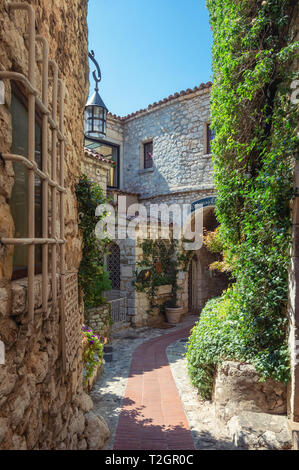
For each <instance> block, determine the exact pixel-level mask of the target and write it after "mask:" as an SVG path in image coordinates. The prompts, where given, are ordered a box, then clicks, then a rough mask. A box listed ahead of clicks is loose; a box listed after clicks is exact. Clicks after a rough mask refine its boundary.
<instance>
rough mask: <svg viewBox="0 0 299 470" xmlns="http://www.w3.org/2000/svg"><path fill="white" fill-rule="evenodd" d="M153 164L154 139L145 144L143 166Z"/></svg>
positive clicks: (146, 166)
mask: <svg viewBox="0 0 299 470" xmlns="http://www.w3.org/2000/svg"><path fill="white" fill-rule="evenodd" d="M153 166H154V160H153V141H150V142H146V143H144V144H143V168H144V169H146V168H152V167H153Z"/></svg>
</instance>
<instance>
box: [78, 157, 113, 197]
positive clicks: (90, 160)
mask: <svg viewBox="0 0 299 470" xmlns="http://www.w3.org/2000/svg"><path fill="white" fill-rule="evenodd" d="M104 160H105V159H101V158H100V156H97V155H96V154H94V153H92V152H89V151H85V152H84V158H83V159H82V163H81V171H82V173H83V174H85V175H86V176H88V178H89V179H90V180H91V181H93V182H94V183H97V184H99V185H100V186H101V188H102V190H103V194H104V196H106V195H107V181H108V174H109V171H110V168H111V164H110V163H107V162H105V161H104Z"/></svg>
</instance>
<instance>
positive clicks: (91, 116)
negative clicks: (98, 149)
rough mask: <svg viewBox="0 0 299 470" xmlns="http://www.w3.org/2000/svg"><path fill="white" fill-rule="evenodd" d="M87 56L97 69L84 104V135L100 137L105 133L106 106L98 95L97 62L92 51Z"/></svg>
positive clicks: (98, 75)
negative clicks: (92, 86)
mask: <svg viewBox="0 0 299 470" xmlns="http://www.w3.org/2000/svg"><path fill="white" fill-rule="evenodd" d="M88 57H89V58H90V59H91V60H92V62H93V63H94V64H95V66H96V69H97V71H95V70H94V71H93V72H92V75H93V78H94V81H95V90H94V93H93V94H92V96H91V97H90V98H89V100H88V102H87V103H86V106H85V136H86V137H91V138H95V139H97V138H102V137H105V135H106V122H107V112H108V109H107V106H106V105H105V103H104V102H103V100H102V98H101V97H100V95H99V86H98V84H99V83H100V81H101V79H102V76H101V70H100V67H99V64H98V63H97V61H96V59H95V57H94V51H91V52H89V54H88Z"/></svg>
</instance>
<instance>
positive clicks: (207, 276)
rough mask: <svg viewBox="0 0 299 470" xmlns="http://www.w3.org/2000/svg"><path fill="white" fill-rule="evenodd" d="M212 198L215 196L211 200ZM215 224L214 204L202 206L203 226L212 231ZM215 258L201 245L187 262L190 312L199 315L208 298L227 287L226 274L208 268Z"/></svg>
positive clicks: (215, 256)
mask: <svg viewBox="0 0 299 470" xmlns="http://www.w3.org/2000/svg"><path fill="white" fill-rule="evenodd" d="M211 199H212V198H211ZM206 200H207V199H206ZM214 200H215V198H213V202H214ZM198 203H200V201H198ZM217 225H218V223H217V220H216V217H215V207H214V205H211V206H209V205H208V206H206V207H204V208H203V227H204V228H205V229H206V230H208V231H214V230H215V229H216V227H217ZM216 259H217V255H215V254H213V253H211V252H210V251H209V250H208V249H207V248H206V247H205V246H202V247H201V248H200V249H199V250H197V251H196V252H195V253H194V255H193V257H192V259H191V261H190V263H189V268H188V310H189V312H190V313H193V314H197V315H199V314H200V312H201V310H202V309H203V307H204V306H205V304H206V303H207V301H208V300H210V299H212V298H214V297H218V296H219V295H221V293H222V292H223V290H225V289H226V288H227V287H228V283H229V280H228V277H227V275H226V274H224V273H221V272H218V271H211V270H210V269H209V266H210V264H212V263H213V262H214V261H216Z"/></svg>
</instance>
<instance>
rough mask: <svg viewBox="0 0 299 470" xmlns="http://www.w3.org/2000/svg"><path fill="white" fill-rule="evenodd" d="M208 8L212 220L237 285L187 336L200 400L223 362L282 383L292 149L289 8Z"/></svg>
mask: <svg viewBox="0 0 299 470" xmlns="http://www.w3.org/2000/svg"><path fill="white" fill-rule="evenodd" d="M207 4H208V8H209V10H210V20H211V25H212V29H213V33H214V45H213V71H214V84H213V89H212V97H211V102H212V107H211V109H212V117H213V128H214V129H215V131H216V137H215V139H214V141H213V145H212V152H213V162H214V170H215V185H216V188H217V192H218V197H217V207H216V214H217V219H218V221H219V223H220V229H219V237H220V239H221V243H222V245H223V247H224V257H225V259H226V261H227V262H228V264H229V266H230V268H231V272H232V276H233V278H234V279H235V280H236V283H235V285H234V288H233V289H231V290H229V291H228V292H227V293H225V294H224V296H223V298H221V299H219V300H217V301H213V302H212V303H211V302H210V303H209V304H208V305H207V306H206V308H205V309H204V311H203V312H202V315H201V319H200V320H199V322H198V324H197V325H196V327H195V328H194V330H193V334H192V337H191V339H190V344H189V351H188V368H189V373H190V375H191V378H192V380H193V382H194V383H196V384H197V386H198V388H199V391H200V392H201V393H202V394H203V395H204V396H205V397H207V396H209V395H210V393H211V386H212V384H211V380H212V374H213V371H214V369H215V366H216V364H217V362H219V361H221V360H223V359H225V358H235V359H242V360H245V361H247V362H249V363H252V364H254V365H255V366H256V368H257V370H258V371H259V372H260V373H261V378H262V379H263V378H266V377H271V378H273V379H276V380H278V381H282V382H287V381H288V380H289V376H290V374H289V370H290V365H289V354H288V346H287V324H288V322H287V316H286V307H287V295H288V267H289V264H290V243H291V214H290V203H291V201H292V199H293V197H294V190H293V168H294V163H295V159H296V157H297V155H298V143H299V142H298V135H297V132H296V127H297V124H298V118H299V115H298V106H297V105H295V104H292V103H291V100H290V94H291V82H292V81H293V80H294V79H296V78H298V72H297V71H292V70H293V69H294V67H292V63H293V61H294V58H295V55H296V53H297V54H298V46H299V43H298V42H295V41H294V38H293V32H292V28H291V23H292V18H293V15H294V11H295V8H296V5H297V1H293V0H265V1H256V2H253V1H251V0H242V1H240V2H236V1H235V0H226V1H225V2H223V0H208V2H207ZM223 312H224V313H223ZM221 318H225V320H224V321H222V320H221ZM229 325H231V326H229ZM228 348H229V349H228ZM197 368H200V369H201V371H197ZM204 382H205V383H204Z"/></svg>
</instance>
